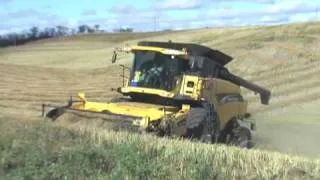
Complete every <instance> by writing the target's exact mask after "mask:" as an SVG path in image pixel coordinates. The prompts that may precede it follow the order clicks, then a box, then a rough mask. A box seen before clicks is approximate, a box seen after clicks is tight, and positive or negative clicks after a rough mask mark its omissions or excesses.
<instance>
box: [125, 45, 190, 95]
mask: <svg viewBox="0 0 320 180" xmlns="http://www.w3.org/2000/svg"><path fill="white" fill-rule="evenodd" d="M134 54H135V56H134V64H133V69H132V73H131V78H130V85H131V86H135V87H146V88H154V89H162V90H167V91H171V90H173V89H174V88H175V84H176V80H177V79H178V78H179V77H180V76H181V75H182V73H183V72H185V71H187V70H188V69H189V65H188V61H187V60H184V59H182V58H179V57H178V56H170V55H164V54H161V53H158V52H154V51H135V52H134Z"/></svg>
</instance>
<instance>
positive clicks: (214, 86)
mask: <svg viewBox="0 0 320 180" xmlns="http://www.w3.org/2000/svg"><path fill="white" fill-rule="evenodd" d="M240 93H241V90H240V86H238V85H235V84H233V83H230V82H228V81H225V80H222V79H216V78H209V79H206V80H205V81H204V88H203V91H202V94H201V96H202V97H203V98H204V99H206V100H208V101H210V102H211V103H213V104H214V106H215V108H216V111H217V113H218V116H219V120H220V130H222V129H223V128H224V127H225V125H226V124H227V123H228V121H229V120H230V119H232V118H233V117H236V118H242V117H243V116H244V114H245V113H246V112H247V102H246V101H244V100H243V98H242V96H241V94H240Z"/></svg>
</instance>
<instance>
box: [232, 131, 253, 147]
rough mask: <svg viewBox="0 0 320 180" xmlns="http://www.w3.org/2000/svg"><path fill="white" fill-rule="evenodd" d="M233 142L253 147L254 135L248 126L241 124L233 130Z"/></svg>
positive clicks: (238, 145) (233, 143) (239, 145)
mask: <svg viewBox="0 0 320 180" xmlns="http://www.w3.org/2000/svg"><path fill="white" fill-rule="evenodd" d="M231 144H232V145H235V146H237V147H240V148H248V149H249V148H252V146H253V144H252V136H251V132H250V130H249V129H248V128H247V127H243V126H239V127H238V128H236V129H234V130H233V137H232V140H231Z"/></svg>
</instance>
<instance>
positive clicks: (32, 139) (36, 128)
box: [0, 23, 320, 179]
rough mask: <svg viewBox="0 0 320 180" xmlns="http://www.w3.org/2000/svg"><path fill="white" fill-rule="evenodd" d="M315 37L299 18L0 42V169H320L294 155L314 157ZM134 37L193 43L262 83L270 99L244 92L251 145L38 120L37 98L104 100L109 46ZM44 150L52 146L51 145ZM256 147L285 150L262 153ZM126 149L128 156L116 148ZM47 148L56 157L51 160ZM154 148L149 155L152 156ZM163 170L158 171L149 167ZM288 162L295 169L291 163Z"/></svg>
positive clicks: (124, 59)
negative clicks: (251, 121)
mask: <svg viewBox="0 0 320 180" xmlns="http://www.w3.org/2000/svg"><path fill="white" fill-rule="evenodd" d="M319 38H320V24H319V23H307V24H291V25H283V26H274V27H254V28H225V29H223V28H221V29H200V30H190V31H179V32H163V33H134V34H97V35H87V36H75V37H65V38H56V39H49V40H42V41H37V42H34V43H31V44H27V45H24V46H18V47H10V48H4V49H0V76H1V80H0V108H1V110H2V111H1V112H0V119H1V125H0V129H1V132H3V133H1V137H0V149H1V151H0V152H1V153H2V154H0V157H1V169H0V174H1V171H2V173H5V174H6V175H8V177H12V178H14V177H21V176H24V177H29V176H30V177H35V179H38V178H37V176H38V177H39V178H40V179H42V178H43V179H46V174H47V173H49V175H52V177H57V179H61V177H62V176H63V175H66V174H69V175H70V176H72V175H74V174H75V173H76V172H79V175H80V176H91V177H92V178H94V179H95V178H99V177H100V178H101V177H103V176H105V175H106V176H108V177H110V178H116V177H120V176H122V177H123V175H126V174H127V175H128V177H131V176H135V177H138V176H140V175H144V174H145V173H149V174H150V176H149V177H152V176H154V175H159V176H161V177H163V178H164V179H168V178H169V177H173V179H175V178H176V179H177V178H178V177H179V176H180V175H182V176H184V177H191V179H192V177H194V176H196V175H199V174H204V176H206V177H213V176H216V175H218V176H219V177H220V178H223V176H228V177H237V176H240V177H246V178H249V179H250V178H251V177H252V178H253V179H261V178H262V177H265V178H267V179H268V178H270V177H273V176H275V175H276V176H277V177H278V176H283V175H285V174H286V173H288V172H289V175H290V173H293V172H295V173H298V175H297V176H300V175H303V174H305V177H308V176H309V175H312V176H316V175H319V174H320V173H319V161H311V160H307V159H304V158H297V157H293V155H300V156H301V155H305V156H309V157H313V158H320V151H319V149H320V148H319V143H317V142H318V139H317V137H319V135H320V133H319V128H320V118H319V117H320V113H319V111H318V107H319V105H320V88H319V87H320V86H319V85H320V79H319V78H318V76H319V74H320V60H319V59H320V58H319V57H320V52H319V50H318V49H319V48H320V43H319V42H320V41H319ZM140 40H160V41H166V40H172V41H176V42H193V43H201V44H203V45H207V46H210V47H212V48H215V49H219V50H221V51H222V52H225V53H227V54H230V55H231V56H233V57H234V60H233V61H232V62H231V63H230V64H228V65H227V66H228V67H229V68H230V70H231V71H232V72H234V73H235V74H238V75H240V76H243V77H244V78H246V79H248V80H250V81H252V82H254V83H257V84H260V85H262V86H264V87H267V88H269V89H270V90H271V91H272V98H271V101H270V105H268V106H263V105H260V101H259V97H258V96H256V95H254V94H253V93H252V92H248V91H247V90H245V89H244V90H243V93H244V94H245V98H246V99H247V100H248V101H249V110H250V112H252V113H253V114H254V118H255V119H256V120H257V123H258V130H257V132H256V133H255V136H254V137H255V140H256V144H257V146H256V148H257V149H256V150H252V151H239V150H238V149H236V148H227V147H224V146H215V145H214V146H209V145H199V144H194V143H191V142H185V141H178V140H166V139H157V138H151V139H149V138H150V137H148V136H138V135H131V134H127V133H116V132H113V131H111V130H110V129H108V127H109V125H108V124H107V123H106V122H103V121H101V120H95V121H94V120H83V119H81V120H82V121H80V119H79V118H71V119H68V118H67V120H61V121H60V122H56V124H58V125H59V126H62V127H68V129H66V128H61V127H51V126H52V125H48V124H47V123H45V124H43V123H41V120H40V119H39V118H38V117H37V116H39V115H40V105H41V103H44V102H56V103H60V102H65V101H66V100H67V99H68V98H69V96H70V95H76V93H77V92H79V91H84V92H86V94H87V96H88V99H90V100H93V101H107V100H109V99H110V98H111V97H113V96H115V95H117V94H116V93H115V92H111V91H110V88H115V87H118V86H120V85H121V78H120V77H119V75H120V73H121V69H120V67H119V66H118V65H111V62H110V59H111V55H112V50H113V48H114V47H116V46H121V45H123V44H126V43H128V44H134V43H136V42H138V41H140ZM130 58H131V56H130V55H126V56H124V55H122V56H121V57H120V60H119V61H118V64H122V63H124V64H130ZM39 124H40V125H39ZM87 127H91V128H92V129H89V131H90V132H87V133H84V132H83V129H85V128H87ZM100 127H103V128H100ZM51 128H53V130H52V131H51V130H50V129H51ZM44 135H45V136H44ZM54 137H55V138H54ZM48 138H49V139H48ZM50 138H51V139H50ZM113 138H115V139H113ZM51 147H57V150H56V151H55V150H54V149H51ZM109 147H110V148H109ZM163 147H164V148H163ZM195 147H199V149H198V150H196V148H195ZM162 149H163V150H162ZM259 149H260V150H259ZM261 149H262V150H261ZM263 149H268V150H272V151H280V152H283V153H290V154H291V155H284V154H279V153H269V152H266V151H263ZM138 150H139V151H138ZM125 152H126V153H127V154H130V155H132V156H123V154H121V153H124V154H126V153H125ZM138 152H142V153H138ZM55 153H58V154H59V153H62V155H61V157H60V156H58V157H55ZM154 153H155V154H156V155H157V156H155V157H153V155H154ZM157 153H158V154H157ZM37 154H38V155H37ZM72 154H74V155H72ZM77 154H79V156H77ZM113 154H114V156H112V157H110V155H113ZM92 156H93V157H92ZM14 157H17V158H14ZM96 157H97V158H96ZM131 157H132V158H131ZM50 158H53V159H54V158H58V162H56V163H53V164H52V163H51V159H50ZM92 158H93V160H92ZM109 158H110V159H111V160H110V161H111V164H113V166H112V167H113V168H111V169H109V166H108V167H105V165H106V164H108V163H105V162H104V161H102V160H103V159H109ZM127 160H128V163H129V164H127V162H126V161H127ZM11 161H12V162H11ZM101 161H102V162H101ZM200 162H201V163H200ZM28 163H29V164H28ZM43 163H49V164H43ZM64 163H66V165H63V164H64ZM99 163H100V165H99ZM130 163H131V164H130ZM158 163H159V164H160V165H161V168H160V167H159V165H158ZM79 164H82V166H80V165H79ZM133 164H139V166H137V165H135V166H134V165H133ZM140 164H141V166H140ZM58 165H61V166H58ZM62 165H63V166H62ZM93 165H97V166H98V167H97V166H93ZM147 165H148V166H147ZM8 166H9V167H8ZM106 166H107V165H106ZM39 167H43V168H39ZM120 167H121V170H119V168H120ZM163 167H167V168H166V169H163V171H160V170H158V169H162V168H163ZM173 167H178V168H176V169H173ZM295 167H296V168H298V169H302V170H297V169H296V170H292V168H295ZM101 168H107V170H106V169H101ZM154 169H157V170H154ZM291 170H292V171H291ZM104 171H106V172H107V174H104ZM304 171H305V172H304ZM200 172H201V173H200ZM234 172H237V173H236V174H235V173H234ZM50 173H51V174H50ZM52 173H53V174H52ZM299 173H300V175H299ZM124 178H125V177H124ZM80 179H81V178H80ZM194 179H196V178H194Z"/></svg>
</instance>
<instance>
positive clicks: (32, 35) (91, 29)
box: [0, 24, 133, 47]
mask: <svg viewBox="0 0 320 180" xmlns="http://www.w3.org/2000/svg"><path fill="white" fill-rule="evenodd" d="M113 31H114V32H133V29H132V28H119V29H114V30H113ZM101 32H105V31H104V30H101V29H100V25H99V24H96V25H93V26H89V25H85V24H83V25H79V26H78V27H77V28H68V27H66V26H56V27H49V28H44V29H40V28H38V27H35V26H34V27H32V28H30V29H29V30H25V31H22V32H20V33H7V34H4V35H0V47H7V46H16V45H22V44H25V43H27V42H31V41H35V40H40V39H47V38H53V37H62V36H72V35H76V34H86V33H101Z"/></svg>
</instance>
